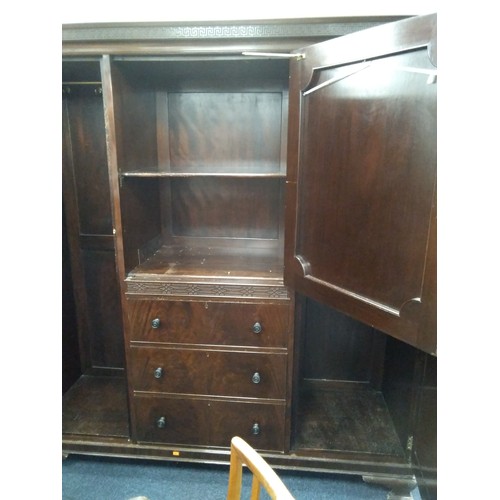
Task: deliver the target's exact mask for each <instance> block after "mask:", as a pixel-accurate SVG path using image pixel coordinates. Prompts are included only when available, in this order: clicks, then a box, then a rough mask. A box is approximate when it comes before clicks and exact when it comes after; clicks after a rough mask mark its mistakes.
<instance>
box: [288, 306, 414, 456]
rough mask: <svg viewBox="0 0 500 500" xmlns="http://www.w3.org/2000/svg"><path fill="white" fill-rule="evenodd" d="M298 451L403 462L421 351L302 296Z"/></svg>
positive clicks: (296, 407) (296, 425) (296, 426)
mask: <svg viewBox="0 0 500 500" xmlns="http://www.w3.org/2000/svg"><path fill="white" fill-rule="evenodd" d="M297 302H298V305H299V307H298V308H297V310H298V311H300V313H299V314H298V316H297V326H296V327H297V340H296V350H297V354H296V360H297V366H296V370H297V374H298V380H299V384H298V389H297V390H296V394H295V404H294V431H293V435H294V442H293V445H292V446H293V450H294V452H295V453H297V454H298V455H300V454H313V455H317V456H325V457H338V456H342V457H347V458H348V457H351V458H355V459H357V460H359V459H361V460H363V457H364V458H365V459H366V458H368V456H369V457H370V459H375V460H378V461H391V462H397V463H398V462H401V463H402V462H403V461H404V460H405V459H406V453H407V452H406V447H407V438H408V436H409V433H410V425H411V421H412V420H411V419H412V411H413V392H414V388H413V385H414V376H415V366H416V357H417V354H418V351H417V350H416V349H414V348H413V347H411V346H409V345H407V344H404V343H403V342H400V341H398V340H395V339H393V338H391V337H389V336H387V335H386V334H384V333H382V332H380V331H377V330H375V329H374V328H372V327H370V326H368V325H366V324H364V323H361V322H359V321H357V320H354V319H352V318H350V317H348V316H346V315H344V314H342V313H340V312H338V311H336V310H334V309H332V308H330V307H328V306H326V305H323V304H321V303H319V302H316V301H314V300H312V299H310V298H306V297H299V300H298V301H297Z"/></svg>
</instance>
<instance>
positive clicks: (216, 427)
mask: <svg viewBox="0 0 500 500" xmlns="http://www.w3.org/2000/svg"><path fill="white" fill-rule="evenodd" d="M134 408H135V412H136V416H137V421H138V423H139V425H138V426H137V432H138V440H139V441H152V442H163V443H168V444H177V445H181V446H182V445H203V446H227V442H228V439H229V442H230V441H231V437H232V436H234V435H240V436H241V437H244V439H245V440H246V439H248V441H249V442H251V443H252V446H254V447H255V448H257V449H259V450H275V451H280V450H281V451H282V450H283V449H284V441H283V436H284V421H285V406H284V404H265V403H261V402H257V401H247V402H234V401H233V402H227V401H222V400H215V399H207V398H200V399H185V398H182V399H178V398H172V397H170V398H166V397H151V396H136V397H135V398H134ZM162 417H164V421H165V425H164V426H163V424H161V426H159V425H158V420H159V419H161V418H162ZM255 426H257V427H255Z"/></svg>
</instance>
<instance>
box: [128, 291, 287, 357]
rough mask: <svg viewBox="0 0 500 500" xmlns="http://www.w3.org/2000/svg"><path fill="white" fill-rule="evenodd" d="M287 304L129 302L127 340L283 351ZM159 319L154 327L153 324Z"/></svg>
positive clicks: (285, 336) (285, 344) (285, 342)
mask: <svg viewBox="0 0 500 500" xmlns="http://www.w3.org/2000/svg"><path fill="white" fill-rule="evenodd" d="M289 308H290V305H288V304H267V303H261V304H234V303H223V302H222V303H221V302H180V301H175V302H172V301H165V300H156V301H154V300H131V301H129V307H128V311H129V317H130V323H131V328H130V341H131V342H136V343H139V342H151V343H168V344H199V345H214V346H246V347H256V348H259V347H272V348H282V349H286V347H287V345H288V338H289ZM154 320H158V325H157V326H156V327H153V326H152V324H151V323H152V322H153V321H154Z"/></svg>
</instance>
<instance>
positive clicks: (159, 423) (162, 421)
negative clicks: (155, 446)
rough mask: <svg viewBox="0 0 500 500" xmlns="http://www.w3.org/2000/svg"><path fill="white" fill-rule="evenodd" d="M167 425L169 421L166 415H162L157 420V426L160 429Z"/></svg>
mask: <svg viewBox="0 0 500 500" xmlns="http://www.w3.org/2000/svg"><path fill="white" fill-rule="evenodd" d="M166 425H167V421H166V419H165V417H160V418H159V419H158V420H157V421H156V427H158V429H163V428H164V427H165V426H166Z"/></svg>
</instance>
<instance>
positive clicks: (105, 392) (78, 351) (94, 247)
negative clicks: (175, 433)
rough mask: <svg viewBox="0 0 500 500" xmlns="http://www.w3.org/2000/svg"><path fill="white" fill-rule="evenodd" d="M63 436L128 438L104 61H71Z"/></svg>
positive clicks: (66, 72) (66, 79) (66, 126)
mask: <svg viewBox="0 0 500 500" xmlns="http://www.w3.org/2000/svg"><path fill="white" fill-rule="evenodd" d="M62 98H63V101H62V112H63V117H62V125H63V127H62V132H63V141H62V143H63V150H62V160H63V210H64V214H63V215H64V224H63V239H64V243H65V245H66V246H65V247H64V248H66V251H65V252H63V273H64V274H63V283H64V284H65V286H64V289H63V291H64V294H65V297H63V307H64V311H63V313H64V314H63V328H62V348H63V359H64V360H65V362H67V360H71V368H72V369H71V371H70V370H69V369H68V370H66V371H64V372H63V377H64V378H63V392H64V396H63V421H62V427H63V433H65V434H78V435H96V434H97V435H102V436H128V434H129V432H128V408H127V397H126V382H125V377H124V346H123V332H122V322H121V306H120V295H119V286H118V282H117V278H116V266H115V249H114V237H113V223H112V216H111V200H110V187H109V177H108V161H107V152H106V132H105V125H104V105H103V96H102V85H101V69H100V59H99V58H95V59H93V58H82V59H76V58H73V59H71V60H69V59H68V60H63V63H62Z"/></svg>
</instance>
